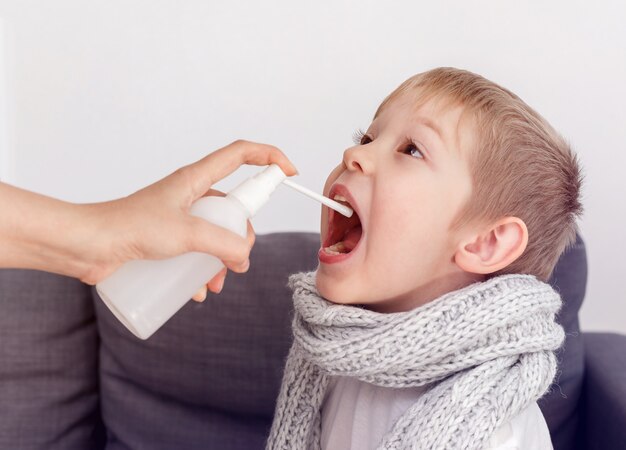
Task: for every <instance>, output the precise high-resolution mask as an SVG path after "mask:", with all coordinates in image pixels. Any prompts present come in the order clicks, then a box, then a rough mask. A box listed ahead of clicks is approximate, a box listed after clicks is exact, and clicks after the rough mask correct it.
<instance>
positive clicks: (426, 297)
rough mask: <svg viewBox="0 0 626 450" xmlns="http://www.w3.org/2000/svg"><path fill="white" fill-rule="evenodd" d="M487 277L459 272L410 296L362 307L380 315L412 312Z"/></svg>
mask: <svg viewBox="0 0 626 450" xmlns="http://www.w3.org/2000/svg"><path fill="white" fill-rule="evenodd" d="M485 279H486V277H485V275H482V274H475V273H470V272H465V271H463V270H457V271H454V272H451V273H447V274H445V275H443V276H440V277H437V278H434V279H433V280H431V281H429V282H428V283H426V284H424V285H422V286H419V287H418V288H417V289H414V290H413V291H411V292H410V293H408V294H404V295H402V296H400V297H396V298H390V299H387V300H383V301H380V302H377V303H370V304H367V305H362V306H363V307H365V308H366V309H369V310H371V311H375V312H379V313H394V312H404V311H410V310H412V309H414V308H417V307H418V306H422V305H425V304H426V303H429V302H431V301H433V300H435V299H437V298H439V297H441V296H442V295H444V294H447V293H448V292H453V291H456V290H459V289H461V288H464V287H465V286H469V285H470V284H473V283H476V282H479V281H484V280H485Z"/></svg>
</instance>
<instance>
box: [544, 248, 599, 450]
mask: <svg viewBox="0 0 626 450" xmlns="http://www.w3.org/2000/svg"><path fill="white" fill-rule="evenodd" d="M548 282H549V283H550V284H551V285H552V286H553V287H554V288H555V289H556V290H557V291H558V292H559V293H560V294H561V298H562V299H563V307H562V308H561V311H560V312H559V314H558V316H557V320H558V322H559V323H560V324H561V325H562V326H563V328H564V329H565V343H564V344H563V346H562V347H561V348H560V349H559V350H558V351H557V358H558V360H559V367H558V371H557V375H556V379H555V381H554V384H553V385H552V388H551V390H550V392H549V393H548V394H546V395H545V396H544V397H543V398H542V399H541V400H539V402H538V403H539V407H540V408H541V410H542V412H543V415H544V416H545V418H546V422H547V423H548V428H549V429H550V435H551V436H552V445H553V446H554V450H570V449H573V448H576V441H577V438H578V430H579V428H580V426H579V421H580V411H579V408H578V405H579V399H580V396H581V389H582V383H583V377H584V366H585V361H584V346H583V339H582V336H581V335H580V326H579V323H578V311H579V310H580V306H581V305H582V302H583V299H584V297H585V289H586V287H587V253H586V251H585V244H584V243H583V241H582V239H581V238H580V236H577V237H576V242H575V243H574V244H573V245H572V246H571V247H569V248H568V249H566V250H565V251H564V252H563V254H562V255H561V258H560V259H559V262H558V263H557V265H556V268H555V269H554V272H553V274H552V276H551V277H550V280H548Z"/></svg>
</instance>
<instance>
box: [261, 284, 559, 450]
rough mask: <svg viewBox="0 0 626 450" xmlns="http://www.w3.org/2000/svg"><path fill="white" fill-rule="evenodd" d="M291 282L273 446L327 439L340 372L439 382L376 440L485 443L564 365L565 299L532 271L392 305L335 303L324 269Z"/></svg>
mask: <svg viewBox="0 0 626 450" xmlns="http://www.w3.org/2000/svg"><path fill="white" fill-rule="evenodd" d="M289 286H290V287H291V288H292V289H293V290H294V295H293V299H294V307H295V316H294V320H293V334H294V342H293V345H292V347H291V350H290V352H289V357H288V359H287V364H286V367H285V373H284V376H283V382H282V387H281V391H280V395H279V397H278V403H277V405H276V413H275V416H274V423H273V424H272V430H271V433H270V436H269V440H268V443H267V448H268V449H272V450H274V449H285V450H287V449H289V450H292V449H319V448H320V434H321V413H320V408H321V405H322V401H323V400H324V395H325V393H326V388H327V386H328V382H329V379H330V378H329V377H330V376H334V375H342V376H349V377H355V378H358V379H359V380H361V381H365V382H367V383H372V384H375V385H378V386H385V387H415V386H424V385H431V386H429V389H428V390H427V392H426V393H425V394H423V395H422V396H421V397H420V398H419V399H418V401H417V402H416V403H415V404H414V405H413V406H411V407H410V408H409V409H408V410H407V411H406V412H405V413H404V414H403V415H402V416H401V417H400V418H399V419H398V420H397V421H396V423H395V424H394V426H393V428H392V429H391V430H390V431H389V432H388V433H387V434H386V435H385V436H384V438H383V439H382V441H381V442H380V443H379V445H378V448H380V449H407V448H412V449H450V448H454V449H480V448H483V447H484V446H485V445H486V443H487V442H488V440H489V438H490V437H491V435H492V434H493V432H494V431H495V430H496V429H497V428H498V427H499V426H500V425H501V424H503V423H505V422H506V421H508V420H510V419H512V418H513V417H514V416H515V415H517V414H518V413H520V412H521V411H522V410H523V409H524V408H525V407H527V406H528V405H530V404H531V403H532V402H534V401H536V400H537V399H538V398H540V397H541V396H542V395H543V394H544V393H545V392H546V390H547V389H548V387H549V386H550V384H551V382H552V379H553V377H554V375H555V372H556V365H557V364H556V358H555V356H554V353H553V351H554V350H556V349H557V348H558V347H559V346H560V345H561V343H562V342H563V339H564V332H563V329H562V328H561V326H560V325H558V324H557V323H556V322H555V320H554V318H555V314H556V312H557V311H558V310H559V308H560V306H561V299H560V297H559V295H558V294H557V293H556V292H555V291H554V290H553V289H552V288H551V287H550V286H549V285H548V284H546V283H543V282H541V281H539V280H537V279H536V278H535V277H533V276H531V275H502V276H498V277H494V278H491V279H489V280H487V281H485V282H480V283H475V284H472V285H470V286H467V287H465V288H462V289H459V290H458V291H454V292H450V293H447V294H445V295H443V296H441V297H439V298H437V299H436V300H434V301H432V302H430V303H427V304H425V305H423V306H420V307H418V308H415V309H413V310H411V311H407V312H400V313H391V314H381V313H376V312H373V311H369V310H366V309H362V308H359V307H354V306H343V305H337V304H333V303H330V302H328V301H327V300H325V299H323V298H321V297H320V296H319V294H318V292H317V290H316V288H315V272H310V273H306V274H304V273H303V274H296V275H292V276H291V277H290V279H289ZM431 383H432V384H431Z"/></svg>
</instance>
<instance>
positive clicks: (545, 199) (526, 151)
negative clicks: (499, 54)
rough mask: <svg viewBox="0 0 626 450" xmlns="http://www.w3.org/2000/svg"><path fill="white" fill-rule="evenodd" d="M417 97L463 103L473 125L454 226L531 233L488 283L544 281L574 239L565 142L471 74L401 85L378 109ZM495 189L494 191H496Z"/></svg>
mask: <svg viewBox="0 0 626 450" xmlns="http://www.w3.org/2000/svg"><path fill="white" fill-rule="evenodd" d="M405 93H416V94H417V95H418V97H419V99H420V101H424V100H425V99H428V98H433V97H437V98H440V99H443V100H445V101H448V102H451V103H454V104H460V105H462V107H463V108H464V110H463V115H464V116H465V115H469V116H470V118H471V120H472V123H473V125H474V131H475V136H474V137H475V140H474V142H475V148H473V149H472V151H471V152H469V165H470V172H471V175H472V187H473V194H472V197H471V199H470V201H469V202H468V203H467V204H466V205H465V206H464V208H462V210H461V211H460V213H459V214H458V216H457V218H456V219H455V220H454V222H453V224H452V229H459V228H460V227H462V226H464V225H466V224H469V223H491V222H492V221H495V220H498V219H500V218H502V217H506V216H515V217H518V218H520V219H521V220H523V221H524V223H525V224H526V227H527V228H528V245H527V247H526V249H525V251H524V253H523V254H522V255H521V256H520V257H519V258H518V259H516V260H515V261H514V262H512V263H511V264H510V265H508V266H507V267H505V268H503V269H501V270H499V271H498V272H495V273H493V274H491V275H490V276H496V275H501V274H504V273H526V274H531V275H535V276H536V277H537V278H539V279H540V280H543V281H546V280H547V279H548V278H549V277H550V274H551V273H552V270H553V269H554V266H555V265H556V263H557V261H558V259H559V256H560V255H561V253H562V252H563V251H564V250H565V248H566V247H567V246H569V245H571V244H572V243H573V242H574V241H575V238H576V231H577V226H576V218H577V217H578V216H580V215H581V214H582V209H583V208H582V205H581V203H580V200H579V196H580V187H581V184H582V174H581V170H580V167H579V164H578V160H577V157H576V155H575V154H574V153H573V152H572V150H571V149H570V147H569V145H568V144H567V142H566V141H565V140H564V139H563V137H561V136H560V135H559V134H558V133H557V132H556V131H555V130H554V129H553V128H552V127H551V126H550V124H549V123H548V122H547V121H546V120H545V119H544V118H543V117H541V116H540V115H539V114H538V113H537V112H535V111H534V110H533V109H532V108H530V107H529V106H528V105H527V104H526V103H524V102H523V101H522V100H521V99H520V98H519V97H518V96H516V95H515V94H513V93H512V92H510V91H509V90H507V89H505V88H503V87H501V86H498V85H497V84H495V83H493V82H491V81H489V80H487V79H485V78H483V77H481V76H480V75H476V74H474V73H471V72H468V71H465V70H459V69H455V68H450V67H441V68H437V69H433V70H430V71H428V72H424V73H421V74H418V75H415V76H413V77H411V78H409V79H408V80H406V81H405V82H404V83H402V84H401V85H400V86H399V87H398V88H397V89H396V90H395V91H393V92H392V93H391V94H390V95H389V96H388V97H387V98H386V99H385V100H384V101H383V102H382V103H381V105H380V106H379V107H378V110H377V111H376V115H375V117H376V116H378V114H379V113H380V112H381V111H382V109H383V108H384V107H385V106H386V105H387V104H388V103H389V102H391V101H392V100H393V99H395V98H396V97H398V96H400V95H401V94H405ZM494 187H497V189H494Z"/></svg>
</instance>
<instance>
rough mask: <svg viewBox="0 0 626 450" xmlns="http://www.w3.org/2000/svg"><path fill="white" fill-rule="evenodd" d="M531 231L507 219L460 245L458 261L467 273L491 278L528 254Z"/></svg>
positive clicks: (512, 219)
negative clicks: (493, 274) (525, 253)
mask: <svg viewBox="0 0 626 450" xmlns="http://www.w3.org/2000/svg"><path fill="white" fill-rule="evenodd" d="M527 244H528V229H527V228H526V224H525V223H524V221H523V220H521V219H519V218H517V217H505V218H503V219H500V220H498V221H497V222H495V223H494V224H492V225H491V226H489V227H488V228H487V230H486V231H485V229H484V228H483V231H481V232H480V233H477V234H473V235H471V236H470V237H468V239H466V240H464V241H462V242H461V243H459V247H458V248H457V251H456V253H455V254H454V261H455V262H456V264H457V265H458V266H459V267H460V268H461V269H463V270H464V271H466V272H470V273H480V274H488V273H493V272H496V271H498V270H500V269H503V268H505V267H506V266H508V265H509V264H511V263H512V262H513V261H515V260H516V259H517V258H519V256H520V255H521V254H522V253H524V250H526V245H527Z"/></svg>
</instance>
